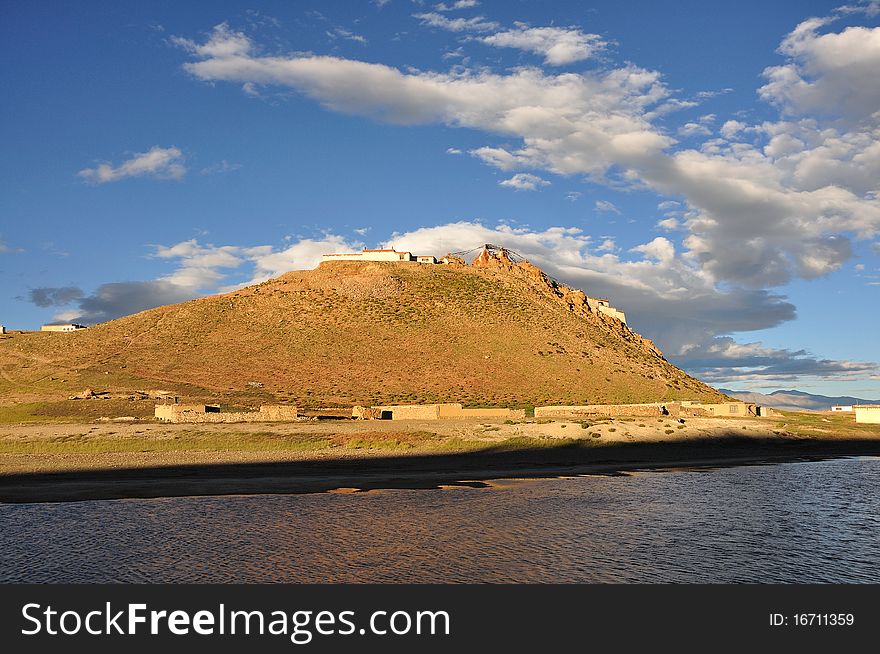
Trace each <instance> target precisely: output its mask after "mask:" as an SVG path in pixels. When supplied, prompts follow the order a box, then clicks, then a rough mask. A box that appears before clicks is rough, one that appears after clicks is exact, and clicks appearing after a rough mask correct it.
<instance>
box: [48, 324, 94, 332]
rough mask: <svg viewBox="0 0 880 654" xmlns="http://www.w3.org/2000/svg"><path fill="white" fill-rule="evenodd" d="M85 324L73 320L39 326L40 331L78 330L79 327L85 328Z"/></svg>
mask: <svg viewBox="0 0 880 654" xmlns="http://www.w3.org/2000/svg"><path fill="white" fill-rule="evenodd" d="M85 328H86V326H85V325H78V324H76V323H75V322H71V323H67V324H66V325H43V326H42V327H40V331H41V332H78V331H79V330H80V329H85Z"/></svg>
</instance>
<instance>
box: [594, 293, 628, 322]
mask: <svg viewBox="0 0 880 654" xmlns="http://www.w3.org/2000/svg"><path fill="white" fill-rule="evenodd" d="M587 306H588V307H590V309H591V310H593V311H598V312H599V313H604V314H605V315H606V316H611V317H612V318H616V319H617V320H619V321H620V322H622V323H623V324H624V325H625V324H626V314H625V313H624V312H623V311H620V310H619V309H615V308H614V307H612V306H611V303H610V302H609V301H608V300H606V299H604V298H596V297H588V298H587Z"/></svg>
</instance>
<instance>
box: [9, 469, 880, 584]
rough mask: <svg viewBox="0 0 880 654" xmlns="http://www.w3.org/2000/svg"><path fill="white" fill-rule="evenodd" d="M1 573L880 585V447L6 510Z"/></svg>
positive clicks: (19, 577) (77, 578) (173, 578)
mask: <svg viewBox="0 0 880 654" xmlns="http://www.w3.org/2000/svg"><path fill="white" fill-rule="evenodd" d="M0 526H2V529H0V581H6V582H11V581H20V582H23V581H37V582H47V581H48V582H106V581H124V582H187V581H189V582H208V581H213V582H325V581H326V582H475V581H479V582H874V583H876V582H880V571H878V561H880V459H878V458H858V459H838V460H833V461H822V462H810V463H788V464H779V465H767V466H751V467H738V468H723V469H717V470H712V471H709V472H705V471H704V472H696V471H669V472H646V473H638V474H634V475H630V476H617V477H577V478H567V479H542V480H531V481H502V482H498V483H495V484H493V485H492V486H491V487H490V488H468V487H452V488H448V489H446V490H442V491H437V490H394V491H381V492H370V493H325V494H318V495H259V496H233V497H204V498H203V497H188V498H171V499H160V500H115V501H96V502H78V503H69V504H21V505H0Z"/></svg>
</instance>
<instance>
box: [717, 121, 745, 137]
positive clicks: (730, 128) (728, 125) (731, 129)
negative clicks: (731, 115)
mask: <svg viewBox="0 0 880 654" xmlns="http://www.w3.org/2000/svg"><path fill="white" fill-rule="evenodd" d="M746 127H747V125H746V124H745V123H741V122H740V121H738V120H728V121H726V122H725V123H724V124H723V125H722V126H721V130H720V132H721V136H723V137H724V138H726V139H734V138H736V135H737V134H739V133H740V132H741V131H743V130H744V129H745V128H746Z"/></svg>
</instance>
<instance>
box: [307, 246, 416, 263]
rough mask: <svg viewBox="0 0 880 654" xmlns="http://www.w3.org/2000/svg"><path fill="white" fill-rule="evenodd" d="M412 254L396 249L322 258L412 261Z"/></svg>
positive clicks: (365, 251)
mask: <svg viewBox="0 0 880 654" xmlns="http://www.w3.org/2000/svg"><path fill="white" fill-rule="evenodd" d="M412 260H413V255H412V253H411V252H398V251H397V250H395V249H394V248H392V249H390V250H367V249H364V250H362V251H361V252H350V253H349V252H346V253H342V254H325V255H323V256H322V257H321V262H322V263H323V262H324V261H412Z"/></svg>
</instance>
